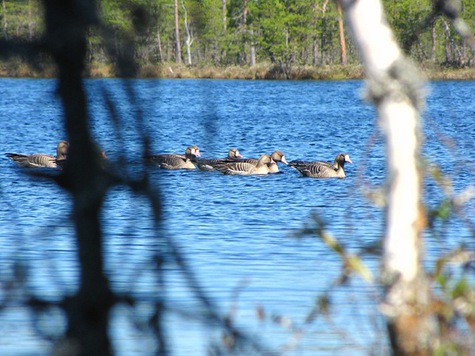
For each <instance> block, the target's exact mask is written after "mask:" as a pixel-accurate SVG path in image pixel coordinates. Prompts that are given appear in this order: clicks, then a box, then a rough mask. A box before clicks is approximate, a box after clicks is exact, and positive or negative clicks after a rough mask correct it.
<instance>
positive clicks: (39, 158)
mask: <svg viewBox="0 0 475 356" xmlns="http://www.w3.org/2000/svg"><path fill="white" fill-rule="evenodd" d="M68 150H69V142H68V141H61V142H59V143H58V146H57V148H56V157H55V156H52V155H47V154H43V153H36V154H31V155H25V154H20V153H6V154H5V155H6V156H7V157H8V158H10V159H12V160H13V161H14V162H15V163H17V164H18V165H19V166H20V167H26V168H60V166H59V165H58V164H57V161H58V160H65V159H67V157H68Z"/></svg>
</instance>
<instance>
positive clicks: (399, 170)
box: [343, 0, 435, 354]
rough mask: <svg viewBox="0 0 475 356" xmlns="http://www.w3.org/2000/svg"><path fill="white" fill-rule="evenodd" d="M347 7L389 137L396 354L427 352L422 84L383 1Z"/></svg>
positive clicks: (430, 327)
mask: <svg viewBox="0 0 475 356" xmlns="http://www.w3.org/2000/svg"><path fill="white" fill-rule="evenodd" d="M343 7H344V10H345V13H346V18H347V23H348V25H349V26H350V28H351V31H352V32H353V35H354V39H355V42H356V43H357V45H358V47H359V50H360V54H361V58H362V61H363V63H364V67H365V74H366V78H367V98H368V99H369V100H370V101H372V102H373V103H374V105H375V106H376V109H377V112H378V116H379V124H380V126H381V128H382V130H383V132H384V135H385V138H386V153H387V162H388V177H387V191H386V203H387V206H386V231H385V238H384V242H383V263H382V269H383V271H382V278H383V283H384V284H385V287H386V292H385V301H384V303H383V305H382V310H383V312H384V313H385V316H386V318H387V327H388V331H389V336H390V340H391V347H392V349H393V351H394V353H395V354H427V353H429V352H430V349H431V342H432V341H433V340H434V336H435V331H434V329H435V322H434V320H433V318H432V316H431V313H430V308H429V304H430V297H429V295H430V294H429V288H428V282H427V278H426V276H425V274H424V271H423V269H422V268H421V256H422V236H421V232H422V229H423V228H424V223H425V218H424V216H425V214H424V211H423V208H422V204H421V199H422V177H421V169H420V166H419V163H418V157H419V156H420V142H421V137H422V133H421V129H420V110H421V106H422V103H423V85H424V80H423V79H421V78H420V77H419V75H418V71H417V69H416V68H415V67H414V66H413V65H412V64H411V63H410V62H409V61H408V59H406V58H405V56H404V55H403V53H402V51H401V49H400V48H399V46H398V45H397V43H396V40H395V38H394V35H393V33H392V31H391V29H390V27H389V26H388V24H387V21H386V19H385V16H384V12H383V7H382V4H381V2H380V1H379V0H359V1H352V0H345V1H343Z"/></svg>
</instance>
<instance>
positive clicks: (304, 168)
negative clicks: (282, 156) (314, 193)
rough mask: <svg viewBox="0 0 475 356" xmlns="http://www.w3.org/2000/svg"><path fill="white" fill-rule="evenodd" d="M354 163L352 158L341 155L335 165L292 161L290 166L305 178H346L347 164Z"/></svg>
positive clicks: (336, 159)
mask: <svg viewBox="0 0 475 356" xmlns="http://www.w3.org/2000/svg"><path fill="white" fill-rule="evenodd" d="M347 162H348V163H353V162H352V161H351V159H350V156H349V155H348V154H346V153H340V154H338V155H337V156H336V158H335V160H334V161H333V164H332V163H330V162H318V161H317V162H306V161H292V162H290V163H289V166H291V167H294V168H295V169H296V170H298V171H299V172H300V173H301V174H302V175H303V176H304V177H312V178H345V177H346V174H345V170H344V166H345V163H347Z"/></svg>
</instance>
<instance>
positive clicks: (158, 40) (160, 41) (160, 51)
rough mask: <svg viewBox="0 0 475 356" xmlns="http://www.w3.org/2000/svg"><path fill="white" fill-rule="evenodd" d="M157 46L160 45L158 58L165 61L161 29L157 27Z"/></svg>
mask: <svg viewBox="0 0 475 356" xmlns="http://www.w3.org/2000/svg"><path fill="white" fill-rule="evenodd" d="M157 47H158V60H159V61H160V62H163V50H162V37H161V35H160V29H157Z"/></svg>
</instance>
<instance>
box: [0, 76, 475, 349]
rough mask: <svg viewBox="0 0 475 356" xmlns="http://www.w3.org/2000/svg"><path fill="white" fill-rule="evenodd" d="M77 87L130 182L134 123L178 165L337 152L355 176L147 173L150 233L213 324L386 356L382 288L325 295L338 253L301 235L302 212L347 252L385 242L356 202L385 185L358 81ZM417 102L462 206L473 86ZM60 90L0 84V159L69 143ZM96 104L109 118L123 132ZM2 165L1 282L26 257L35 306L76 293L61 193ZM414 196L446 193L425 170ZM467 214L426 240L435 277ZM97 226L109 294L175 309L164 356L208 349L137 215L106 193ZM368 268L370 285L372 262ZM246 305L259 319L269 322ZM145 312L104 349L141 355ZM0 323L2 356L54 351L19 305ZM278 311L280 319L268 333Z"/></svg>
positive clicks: (216, 334) (432, 90)
mask: <svg viewBox="0 0 475 356" xmlns="http://www.w3.org/2000/svg"><path fill="white" fill-rule="evenodd" d="M86 88H87V92H88V97H89V100H90V107H89V109H90V115H91V119H92V120H91V121H92V123H91V127H92V130H93V132H94V136H95V138H96V140H97V142H98V143H99V144H100V145H101V147H103V148H104V150H105V151H106V152H107V154H108V157H109V158H110V160H112V161H116V160H118V159H119V158H120V157H123V156H125V158H126V161H127V162H128V165H129V167H130V168H129V169H130V171H131V173H132V174H134V172H138V171H140V169H141V168H140V166H139V163H140V156H141V149H142V140H141V132H142V131H141V125H140V123H143V130H144V131H145V132H147V134H149V135H150V136H151V138H152V151H153V152H154V153H161V152H177V153H183V152H184V151H185V149H186V147H187V146H189V145H198V146H199V147H200V150H201V154H202V156H204V157H222V156H225V155H226V154H227V151H228V150H229V149H230V148H231V147H237V148H238V149H239V150H240V151H241V153H242V154H243V155H244V156H245V157H259V156H260V155H261V154H262V153H271V152H272V151H274V150H276V149H280V150H282V151H283V152H284V153H285V155H286V158H287V160H294V159H304V160H326V161H332V160H333V158H334V157H335V156H336V155H337V154H338V153H340V152H346V153H348V154H349V155H350V157H351V159H352V161H353V164H352V165H350V164H348V165H347V166H346V167H345V168H346V172H347V178H346V179H343V180H339V179H330V180H318V179H309V178H301V177H300V176H299V174H298V172H296V171H295V170H293V169H291V168H289V167H286V166H280V168H281V173H280V174H275V175H269V176H262V177H253V176H251V177H242V176H224V175H221V174H220V173H217V172H201V171H173V172H170V171H161V170H159V169H151V171H150V177H151V183H152V184H153V185H154V186H155V187H156V188H157V189H159V190H160V193H161V196H162V199H163V202H164V212H163V226H162V228H161V229H160V231H159V232H158V234H159V236H164V235H166V236H167V237H168V238H170V239H172V240H173V241H174V242H175V243H176V245H177V246H178V247H179V248H180V250H181V252H182V253H183V255H184V256H185V258H186V260H187V263H188V266H189V267H190V269H191V270H192V271H193V273H194V275H195V276H196V278H197V280H198V281H199V284H200V286H201V287H202V288H203V290H204V292H205V294H206V295H207V296H208V297H209V298H210V300H211V301H212V302H213V303H215V305H216V306H217V308H218V310H219V312H220V313H221V314H222V315H227V314H229V313H231V314H232V317H233V321H234V323H235V324H236V325H237V326H238V327H240V328H241V329H242V330H244V331H245V332H247V334H249V335H251V336H252V337H254V338H256V339H258V340H259V342H260V343H262V344H263V345H265V346H266V347H268V348H269V349H271V350H275V351H277V352H280V353H285V354H287V355H315V354H319V355H325V354H334V353H335V352H338V353H341V352H343V351H344V352H345V354H355V355H357V354H358V355H359V354H361V355H365V354H368V353H369V352H374V353H379V352H384V351H385V350H386V347H387V345H386V342H387V340H386V339H385V337H384V325H383V320H382V319H381V317H380V316H379V314H378V310H377V300H378V298H379V294H378V288H377V286H374V285H370V284H367V283H365V282H362V281H361V280H359V279H355V280H354V281H352V283H351V284H350V285H348V286H345V287H337V286H335V285H334V283H335V281H336V279H337V278H338V276H339V275H340V272H341V261H340V259H339V258H338V257H337V255H336V254H335V253H332V252H331V251H330V250H329V249H328V248H327V247H326V246H325V245H324V244H323V243H322V242H321V241H320V240H319V239H317V238H315V237H305V238H295V235H297V234H298V232H299V231H300V230H301V229H302V228H303V227H304V226H306V224H309V223H310V221H311V215H312V214H313V213H316V214H318V215H319V216H320V217H321V218H322V219H323V220H324V221H325V222H326V223H327V230H328V231H329V232H330V233H331V234H332V235H333V236H335V237H336V238H338V240H339V241H340V242H341V243H342V244H344V245H345V246H346V247H347V248H348V249H349V251H351V252H358V251H360V250H361V249H362V248H363V247H365V246H368V245H371V244H374V243H376V242H377V241H379V239H380V238H381V236H382V235H383V232H384V212H383V210H382V208H381V207H380V206H378V204H376V203H375V202H373V201H371V200H370V199H369V198H367V197H366V196H365V195H364V194H363V192H364V191H366V190H367V189H371V190H372V191H373V192H376V191H377V190H378V189H381V188H382V187H383V186H384V179H385V157H384V146H383V136H382V134H381V132H380V130H379V128H378V125H377V119H376V114H375V112H374V110H373V108H372V107H371V106H370V105H368V104H367V103H365V102H364V101H363V100H362V99H361V98H362V92H363V88H364V83H363V82H361V81H341V82H312V81H306V82H291V81H220V80H135V81H129V82H126V83H124V82H122V81H119V80H90V81H86ZM130 88H131V89H132V90H133V92H134V93H135V94H134V95H135V97H134V99H133V100H131V99H130V96H129V93H130V92H129V91H128V90H130ZM428 89H429V91H428V97H427V106H426V110H425V112H424V114H423V129H424V134H425V143H424V146H423V162H424V164H425V165H429V164H437V165H439V166H440V167H441V169H442V171H443V172H444V174H446V175H447V176H448V177H450V179H451V182H452V186H453V188H452V190H453V193H454V194H460V193H461V192H463V191H464V190H465V189H467V188H468V187H469V186H471V185H473V182H474V179H473V177H474V172H475V165H474V161H473V154H472V153H473V151H474V136H475V120H474V119H473V118H474V117H475V106H474V105H473V104H472V101H473V100H472V98H473V94H474V93H475V82H456V81H453V82H433V83H430V85H429V86H428ZM55 90H56V82H55V81H54V80H29V79H0V108H1V111H0V122H1V123H2V125H0V147H1V150H2V152H18V153H35V152H43V153H51V154H53V153H54V152H55V147H56V144H57V142H58V141H60V140H62V139H65V135H64V132H63V126H62V122H61V116H62V113H61V104H60V102H59V100H58V98H57V97H56V96H55ZM104 95H108V96H109V97H110V98H111V100H112V101H113V102H114V103H115V105H116V106H117V108H118V112H119V117H120V121H121V125H122V130H121V131H120V132H117V131H115V129H114V125H113V119H112V118H111V117H110V114H109V111H108V109H107V106H106V102H105V100H104ZM403 144H404V143H403V142H401V145H403ZM0 165H1V167H0V170H1V172H2V173H1V177H2V179H1V181H0V199H1V204H0V251H1V254H0V277H1V280H2V281H5V280H6V279H8V278H9V277H10V276H11V274H12V270H13V263H14V261H21V262H22V263H24V264H26V265H27V266H28V290H29V291H30V292H31V293H34V294H35V295H38V296H40V297H43V298H47V299H51V300H58V299H59V298H60V297H61V296H63V295H64V294H70V293H74V291H75V289H76V287H77V278H78V270H77V267H78V265H77V261H76V252H75V242H74V236H73V227H72V225H71V222H70V220H69V214H70V200H69V197H68V195H67V194H65V193H64V192H62V191H61V190H60V189H59V188H58V187H56V186H55V185H54V184H52V183H50V182H46V181H37V180H34V179H33V178H31V177H29V176H27V175H24V174H22V171H21V170H20V169H18V168H17V167H15V166H14V165H13V164H12V162H10V161H9V160H8V159H7V158H6V157H3V158H2V159H0ZM425 192H426V194H425V200H426V203H427V206H428V207H429V208H431V207H432V208H433V207H435V206H437V204H438V203H439V202H440V200H441V199H442V198H443V197H444V193H443V191H442V190H441V188H440V187H439V186H438V185H437V184H436V182H435V181H434V180H433V179H432V178H431V177H430V175H429V174H428V175H427V179H426V183H425ZM474 208H475V204H474V202H473V201H469V202H467V203H465V204H464V205H463V207H462V209H461V215H456V214H453V215H452V216H451V217H450V219H449V220H448V221H447V222H446V223H444V224H440V223H439V224H437V225H436V227H437V230H436V231H435V232H434V231H427V232H426V233H425V237H426V250H427V252H426V256H427V257H426V260H427V261H426V265H427V266H428V267H429V268H430V267H431V265H432V264H433V261H434V260H435V258H436V257H437V256H438V255H439V254H440V253H443V252H447V251H449V249H450V248H453V247H456V246H458V244H460V243H465V244H466V245H467V246H468V247H469V248H472V249H473V248H474V247H475V246H474V239H473V233H472V232H471V230H470V229H471V227H473V224H474V218H473V217H474V216H475V215H474V214H473V213H474ZM103 217H104V218H103V223H104V229H105V254H106V255H105V259H106V270H107V272H108V274H109V276H110V279H111V282H112V286H113V289H114V290H115V291H117V292H132V293H133V294H134V295H135V296H138V297H144V298H145V297H148V296H150V297H156V296H157V295H162V296H164V297H165V298H166V299H167V301H168V305H169V307H170V310H171V311H170V312H169V313H167V316H166V320H167V335H168V337H167V339H168V340H169V343H170V347H171V350H172V351H173V354H174V355H206V354H207V347H208V346H209V345H210V343H211V342H218V343H219V342H220V340H221V339H220V338H221V334H220V331H219V328H217V327H215V326H213V325H208V324H207V323H206V322H204V321H203V320H202V319H200V318H199V317H195V318H191V319H190V318H188V317H185V316H184V314H188V313H194V312H196V313H197V312H198V311H199V310H202V308H203V306H202V304H200V302H199V300H198V298H197V296H196V293H195V291H193V290H192V289H191V288H190V287H189V286H188V284H187V282H186V279H185V277H184V274H183V272H182V271H181V270H180V268H179V267H178V266H177V265H176V264H174V263H171V262H170V263H168V264H167V265H166V274H165V277H164V278H165V288H163V286H162V285H160V284H159V283H158V282H157V280H156V277H155V276H154V274H153V273H152V272H151V267H150V260H151V259H152V257H153V256H154V255H156V253H157V251H163V250H164V249H166V248H167V247H166V245H165V243H164V242H163V239H160V238H157V231H156V230H155V228H154V226H153V224H152V214H151V211H150V208H149V205H148V203H147V201H146V200H145V199H144V198H141V197H137V196H135V195H134V194H133V193H132V192H130V191H128V190H127V189H126V188H124V187H117V188H114V189H113V190H111V191H110V193H109V195H108V196H107V199H106V201H105V204H104V213H103ZM364 261H365V262H366V263H367V265H368V266H369V267H370V268H371V269H372V271H373V272H375V273H376V272H377V269H378V263H379V261H378V259H377V257H376V256H371V255H370V256H365V257H364ZM329 290H330V291H331V296H332V309H331V310H332V312H331V314H330V316H329V317H326V316H322V315H319V316H318V317H317V318H316V320H314V321H313V322H312V323H308V324H306V323H305V319H306V317H307V315H308V314H309V313H310V311H311V310H312V308H313V307H314V306H315V302H316V299H317V297H318V296H320V295H322V294H323V293H325V292H327V291H329ZM257 308H263V310H264V314H265V316H266V317H265V318H264V320H261V319H259V318H258V317H257V312H256V311H257ZM147 313H149V310H148V309H147V306H146V305H145V303H144V305H141V306H140V307H138V308H137V310H130V309H127V308H125V307H120V308H117V309H116V310H115V311H114V313H113V323H112V328H111V335H112V336H113V338H114V345H115V347H116V350H117V354H119V355H130V354H143V355H146V354H150V353H151V351H152V350H153V341H152V338H151V336H150V335H147V334H145V335H144V334H143V333H140V332H139V331H137V329H135V328H134V325H133V323H132V322H131V321H130V316H131V315H134V316H135V318H136V319H138V320H139V321H140V320H145V317H146V316H147V315H148V314H147ZM0 315H2V317H1V318H2V323H1V324H0V350H4V352H2V354H3V353H6V354H10V355H20V354H21V355H24V354H45V353H47V352H48V350H49V348H48V347H49V344H48V343H47V342H46V341H44V340H43V339H41V338H40V337H39V336H38V335H37V334H36V333H35V332H34V329H33V328H32V324H31V315H29V314H28V312H27V310H26V309H25V308H24V307H23V306H21V305H18V304H14V305H12V306H9V307H8V308H6V309H5V310H3V311H1V312H0ZM276 315H277V316H281V317H282V319H280V320H284V321H283V322H276V321H275V320H276V319H275V318H274V319H273V318H272V316H276ZM47 320H48V322H43V323H44V326H43V329H46V330H48V332H50V333H52V334H53V335H55V334H58V333H60V332H61V330H63V328H64V320H63V316H62V315H61V313H56V314H54V315H52V316H49V317H48V318H47ZM42 325H43V324H42ZM19 345H21V346H19Z"/></svg>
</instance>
